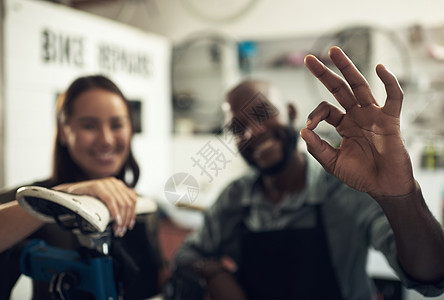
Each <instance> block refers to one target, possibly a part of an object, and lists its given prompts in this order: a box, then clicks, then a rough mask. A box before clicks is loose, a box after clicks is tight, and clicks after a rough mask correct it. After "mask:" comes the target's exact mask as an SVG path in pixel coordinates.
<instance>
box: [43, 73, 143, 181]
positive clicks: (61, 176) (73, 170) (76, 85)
mask: <svg viewBox="0 0 444 300" xmlns="http://www.w3.org/2000/svg"><path fill="white" fill-rule="evenodd" d="M97 88H98V89H103V90H106V91H110V92H112V93H114V94H117V95H119V96H120V97H122V99H123V101H124V102H125V105H126V107H127V109H128V114H129V117H130V120H131V131H133V128H134V126H133V120H132V118H131V113H130V106H129V103H128V100H127V99H126V98H125V96H124V95H123V93H122V92H121V91H120V89H119V88H118V87H117V85H115V84H114V83H113V82H112V81H111V80H110V79H108V78H107V77H105V76H102V75H93V76H85V77H79V78H77V79H76V80H74V81H73V82H72V83H71V85H70V86H69V87H68V90H67V91H66V92H65V93H64V94H63V95H61V96H60V97H59V99H58V102H57V132H56V137H55V144H54V155H53V166H52V176H51V179H50V180H51V182H52V184H54V185H57V184H62V183H68V182H75V181H80V180H87V179H89V178H88V177H87V176H86V174H85V173H84V172H83V171H82V170H81V169H80V168H79V166H78V165H77V164H76V163H75V162H74V161H73V160H72V157H71V155H70V154H69V152H68V148H67V147H66V145H63V144H62V143H61V141H60V138H59V136H60V130H61V128H62V125H63V123H65V122H68V121H69V119H70V117H71V115H72V111H73V106H74V102H75V101H76V99H77V98H78V97H79V95H80V94H82V93H84V92H86V91H89V90H91V89H97ZM127 172H131V173H130V177H131V182H127V180H126V175H128V173H127ZM139 175H140V169H139V165H138V163H137V161H136V159H135V158H134V155H133V153H132V150H131V145H130V151H129V155H128V158H127V159H126V161H125V163H124V164H123V166H122V168H121V170H120V171H119V173H118V174H117V175H116V178H118V179H120V180H122V181H123V182H125V183H126V184H127V185H128V186H130V187H134V186H135V185H136V184H137V181H138V180H139Z"/></svg>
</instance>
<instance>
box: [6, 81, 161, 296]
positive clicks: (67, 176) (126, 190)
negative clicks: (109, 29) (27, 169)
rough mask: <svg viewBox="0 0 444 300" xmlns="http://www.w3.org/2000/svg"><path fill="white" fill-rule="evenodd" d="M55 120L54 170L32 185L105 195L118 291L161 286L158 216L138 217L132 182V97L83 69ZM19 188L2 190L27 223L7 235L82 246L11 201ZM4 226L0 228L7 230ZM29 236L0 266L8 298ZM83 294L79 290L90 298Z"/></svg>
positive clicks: (147, 292) (139, 292)
mask: <svg viewBox="0 0 444 300" xmlns="http://www.w3.org/2000/svg"><path fill="white" fill-rule="evenodd" d="M57 123H58V124H57V125H58V126H57V134H56V139H55V145H54V156H53V172H52V176H51V177H50V178H49V179H47V180H45V181H40V182H34V183H32V184H30V185H36V186H42V187H46V188H52V189H55V190H59V191H63V192H67V193H71V194H77V195H89V196H93V197H95V198H98V199H99V200H101V201H102V202H103V203H104V204H105V205H106V206H107V208H108V210H109V212H110V215H111V217H112V219H113V221H114V222H113V231H114V235H113V236H112V238H111V239H112V240H111V245H112V248H111V250H110V255H111V256H112V258H113V263H114V265H115V267H116V268H115V277H116V280H119V281H121V282H122V286H121V287H120V289H119V291H118V293H119V296H122V298H123V299H142V298H149V297H151V296H153V295H155V294H157V293H158V292H159V291H160V284H159V281H160V280H159V279H160V278H161V276H160V272H161V271H162V263H161V259H160V251H159V249H158V242H157V230H156V229H157V227H156V222H155V221H156V220H155V215H154V214H150V215H144V216H137V218H136V211H135V209H136V202H137V197H138V195H137V193H136V192H135V190H134V187H135V185H136V184H137V181H138V179H139V166H138V163H137V161H136V160H135V158H134V156H133V154H132V150H131V139H132V136H133V126H132V121H131V114H130V109H129V104H128V101H127V100H126V98H125V96H124V95H123V94H122V92H121V91H120V89H119V88H118V87H117V86H116V85H115V84H114V83H113V82H112V81H111V80H109V79H108V78H106V77H104V76H101V75H95V76H86V77H80V78H78V79H76V80H75V81H74V82H73V83H72V84H71V85H70V87H69V88H68V89H67V91H66V93H65V94H63V95H62V96H61V97H60V99H59V101H58V103H57ZM28 185H29V184H28ZM16 191H17V189H12V190H9V191H6V192H3V193H2V192H0V202H1V203H5V202H8V203H11V204H10V205H9V206H8V210H7V212H4V213H6V216H5V217H4V218H3V216H4V215H2V218H3V220H10V219H13V220H17V217H20V219H21V221H20V222H19V224H16V225H17V227H20V226H22V227H23V228H19V229H16V228H14V230H11V232H13V233H14V234H15V235H16V237H14V239H10V240H9V241H8V240H6V242H7V243H11V244H12V243H14V242H17V240H20V239H23V238H26V236H27V235H28V234H29V233H30V232H33V231H35V232H34V233H33V234H32V235H31V236H30V237H29V238H38V239H41V240H44V241H45V242H46V243H47V244H48V245H50V246H54V247H58V248H63V249H73V250H77V249H78V241H77V238H76V236H75V234H74V233H73V232H71V231H64V230H63V229H62V228H61V227H59V226H58V225H57V224H53V223H47V224H42V223H40V222H36V221H35V220H34V219H33V217H32V216H31V215H27V214H24V213H23V211H22V210H21V209H20V207H19V206H18V205H17V203H16V202H13V200H14V199H15V194H16ZM8 212H9V213H8ZM14 217H15V218H14ZM16 223H17V222H16ZM4 231H5V230H2V231H0V233H1V234H5V235H7V234H8V233H5V232H4ZM17 235H19V237H17ZM1 238H2V240H0V243H3V238H4V237H3V236H1ZM6 238H8V237H7V236H6ZM11 241H12V242H11ZM26 242H27V240H25V241H23V243H19V244H18V245H16V246H14V247H12V248H10V249H8V250H6V251H4V252H3V253H1V255H0V264H1V265H2V266H5V267H2V270H1V271H0V291H1V293H6V294H5V295H3V294H0V299H8V297H7V296H8V294H9V292H10V290H11V288H12V287H13V285H14V284H15V281H16V279H17V277H18V275H19V274H20V270H18V267H17V266H18V257H15V256H14V253H20V251H21V247H22V246H23V245H24V244H25V243H26ZM3 248H4V247H3ZM134 266H136V267H134ZM123 274H125V275H123ZM3 279H5V280H3ZM33 293H34V295H33V299H50V298H51V296H50V295H49V286H48V283H45V282H38V283H37V282H34V291H33ZM3 296H4V297H6V298H4V297H3ZM84 296H85V295H82V296H81V297H80V298H82V299H86V298H85V297H84Z"/></svg>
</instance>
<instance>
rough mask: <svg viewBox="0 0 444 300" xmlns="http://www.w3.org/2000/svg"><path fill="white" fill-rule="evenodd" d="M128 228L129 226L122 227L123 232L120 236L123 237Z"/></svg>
mask: <svg viewBox="0 0 444 300" xmlns="http://www.w3.org/2000/svg"><path fill="white" fill-rule="evenodd" d="M127 229H128V227H123V228H122V232H121V233H120V234H121V235H120V237H123V236H124V235H125V233H126V230H127Z"/></svg>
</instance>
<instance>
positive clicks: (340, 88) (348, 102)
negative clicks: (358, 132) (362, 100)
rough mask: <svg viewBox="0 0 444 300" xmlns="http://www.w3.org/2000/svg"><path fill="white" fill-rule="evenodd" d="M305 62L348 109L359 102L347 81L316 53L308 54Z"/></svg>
mask: <svg viewBox="0 0 444 300" xmlns="http://www.w3.org/2000/svg"><path fill="white" fill-rule="evenodd" d="M304 62H305V65H306V66H307V68H308V69H309V70H310V71H311V73H312V74H313V75H314V76H315V77H316V78H317V79H319V81H321V82H322V84H323V85H324V86H325V87H326V88H327V89H328V90H329V91H330V93H332V95H333V96H334V97H335V98H336V100H337V101H338V102H339V104H341V105H342V107H344V108H345V110H347V111H348V110H350V109H352V108H353V107H355V106H356V105H357V104H358V102H357V101H356V98H355V95H354V94H353V92H352V90H351V89H350V86H349V85H348V84H347V82H345V80H344V79H343V78H342V77H340V76H339V75H338V74H336V73H335V72H333V71H332V70H330V69H329V68H328V67H327V66H325V65H324V64H323V63H322V62H321V61H319V60H318V59H317V58H316V57H315V56H314V55H307V56H306V57H305V60H304Z"/></svg>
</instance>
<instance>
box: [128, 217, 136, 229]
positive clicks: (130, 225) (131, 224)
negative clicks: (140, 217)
mask: <svg viewBox="0 0 444 300" xmlns="http://www.w3.org/2000/svg"><path fill="white" fill-rule="evenodd" d="M134 225H136V220H134V219H132V220H131V222H130V224H129V229H130V230H133V228H134Z"/></svg>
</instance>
